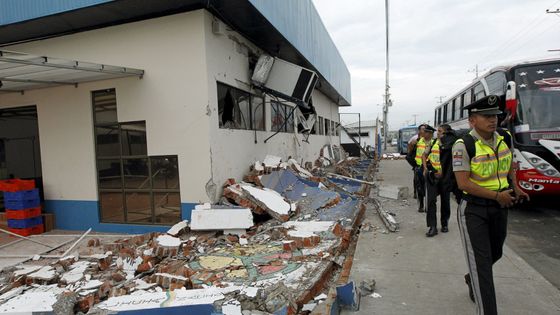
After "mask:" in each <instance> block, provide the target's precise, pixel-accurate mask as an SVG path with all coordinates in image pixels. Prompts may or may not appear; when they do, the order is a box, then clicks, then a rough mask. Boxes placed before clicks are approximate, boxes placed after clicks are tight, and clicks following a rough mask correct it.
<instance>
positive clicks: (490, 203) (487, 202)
mask: <svg viewBox="0 0 560 315" xmlns="http://www.w3.org/2000/svg"><path fill="white" fill-rule="evenodd" d="M463 199H465V200H466V201H467V202H469V203H473V204H475V205H477V206H483V207H498V208H501V206H500V204H499V203H498V202H497V201H496V200H493V199H486V198H482V197H477V196H473V195H468V194H464V193H463Z"/></svg>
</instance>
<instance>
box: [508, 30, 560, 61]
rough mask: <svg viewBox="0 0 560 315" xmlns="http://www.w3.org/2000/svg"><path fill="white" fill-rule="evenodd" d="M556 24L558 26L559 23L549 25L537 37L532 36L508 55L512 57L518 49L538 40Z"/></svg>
mask: <svg viewBox="0 0 560 315" xmlns="http://www.w3.org/2000/svg"><path fill="white" fill-rule="evenodd" d="M558 24H560V22H557V23H554V24H553V25H551V26H550V27H548V28H546V29H544V30H542V31H541V32H540V33H538V34H537V35H534V36H533V37H531V39H530V40H529V41H527V42H524V43H523V44H522V45H520V46H519V47H517V48H515V49H513V50H511V51H510V54H511V55H513V54H514V53H516V52H517V51H518V50H519V49H521V48H523V47H524V46H525V45H526V44H527V43H529V42H531V41H533V40H535V39H537V38H539V37H540V36H542V35H543V34H544V33H546V32H547V31H548V30H549V29H551V28H553V27H555V26H557V25H558Z"/></svg>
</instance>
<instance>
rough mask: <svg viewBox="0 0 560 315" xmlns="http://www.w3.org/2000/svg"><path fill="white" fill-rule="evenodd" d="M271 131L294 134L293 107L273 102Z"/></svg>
mask: <svg viewBox="0 0 560 315" xmlns="http://www.w3.org/2000/svg"><path fill="white" fill-rule="evenodd" d="M270 108H271V115H270V118H271V130H272V131H275V132H276V131H280V132H294V113H292V111H293V110H294V108H293V107H291V106H288V105H286V104H282V103H280V102H276V101H272V102H271V107H270Z"/></svg>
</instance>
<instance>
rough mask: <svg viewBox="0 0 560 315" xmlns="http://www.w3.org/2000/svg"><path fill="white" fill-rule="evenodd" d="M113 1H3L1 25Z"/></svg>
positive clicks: (0, 14)
mask: <svg viewBox="0 0 560 315" xmlns="http://www.w3.org/2000/svg"><path fill="white" fill-rule="evenodd" d="M110 1H113V0H2V1H0V25H5V24H11V23H17V22H21V21H26V20H31V19H35V18H38V17H43V16H47V15H52V14H57V13H61V12H65V11H71V10H76V9H80V8H84V7H89V6H92V5H96V4H100V3H105V2H110Z"/></svg>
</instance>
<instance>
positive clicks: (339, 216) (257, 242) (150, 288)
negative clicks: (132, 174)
mask: <svg viewBox="0 0 560 315" xmlns="http://www.w3.org/2000/svg"><path fill="white" fill-rule="evenodd" d="M334 151H338V156H337V158H338V159H335V153H333V152H334ZM325 152H328V153H325ZM322 153H323V154H321V158H320V159H319V160H317V161H316V162H315V163H314V164H311V163H306V165H305V167H303V166H301V165H300V164H299V163H298V162H297V161H295V160H293V159H288V160H287V161H286V162H282V161H281V159H280V158H278V157H274V156H267V157H266V158H265V160H264V162H263V163H260V162H257V163H255V164H254V165H253V166H252V167H251V170H250V172H249V173H248V174H247V175H246V176H245V178H244V181H243V182H236V181H235V180H233V179H230V180H228V181H227V182H226V183H225V184H224V187H223V197H222V200H221V202H220V204H219V205H211V204H202V205H198V206H196V208H195V209H194V210H193V212H192V216H191V222H187V221H183V222H179V223H178V224H176V225H175V226H173V227H172V228H171V229H170V230H169V231H168V232H167V233H164V234H162V233H149V234H144V235H137V236H133V237H129V238H123V239H118V240H115V241H102V240H100V239H99V238H94V237H93V238H92V237H89V239H88V241H87V246H82V247H76V250H75V251H73V252H72V253H71V255H67V256H64V257H60V258H56V257H55V258H53V256H51V257H46V256H45V257H36V258H35V259H33V260H31V261H28V262H26V263H25V264H22V265H18V266H15V267H11V268H6V269H4V270H3V271H2V273H1V274H0V283H1V287H0V303H2V304H1V305H0V312H14V311H20V312H22V311H51V310H53V309H54V310H55V312H57V313H59V314H66V313H67V314H72V313H74V312H82V313H104V314H106V313H112V312H114V313H116V312H119V311H126V310H141V309H151V308H160V307H181V308H185V310H189V311H190V312H193V314H195V313H196V314H211V313H218V314H219V313H220V312H221V313H222V314H296V313H298V312H300V313H303V314H306V313H309V312H312V314H320V313H321V312H327V309H326V308H325V307H333V306H332V305H333V304H336V303H332V301H331V303H329V302H328V301H326V302H323V303H321V302H322V301H324V300H325V299H327V300H328V299H329V298H333V295H332V294H331V293H329V288H330V287H332V286H333V285H334V284H336V283H337V282H340V281H339V280H340V279H339V276H340V275H343V274H348V272H349V267H348V263H347V259H346V257H347V256H348V255H347V250H348V247H349V246H350V244H351V242H352V239H353V237H355V234H356V232H357V230H358V227H359V224H360V220H361V217H362V215H363V212H364V210H365V207H364V205H363V203H362V199H363V198H362V196H368V195H369V189H370V187H371V186H372V185H371V183H370V182H368V180H371V176H369V175H370V174H371V173H372V171H373V169H374V167H375V165H374V163H372V160H358V159H349V158H345V157H344V156H343V155H341V151H340V150H333V148H332V147H330V146H328V147H325V148H324V149H323V152H322ZM85 244H86V242H85V241H84V245H85ZM344 268H347V269H348V270H347V271H346V273H345V272H344ZM341 271H342V272H341ZM342 280H344V279H342ZM340 283H344V281H342V282H340ZM322 292H327V293H329V295H325V294H321V293H322ZM334 296H336V294H334ZM339 303H340V301H339ZM321 306H323V308H321ZM242 311H243V313H242ZM329 314H330V312H329Z"/></svg>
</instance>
